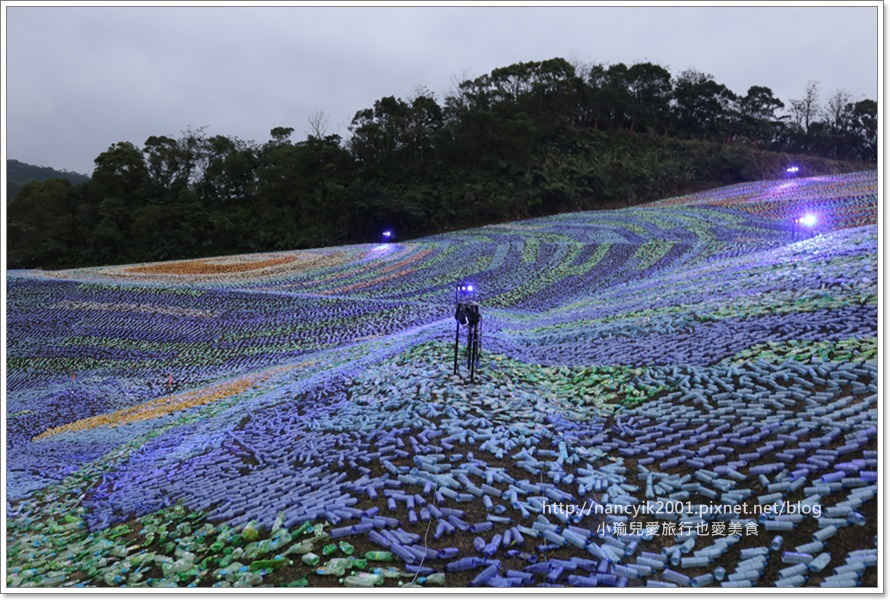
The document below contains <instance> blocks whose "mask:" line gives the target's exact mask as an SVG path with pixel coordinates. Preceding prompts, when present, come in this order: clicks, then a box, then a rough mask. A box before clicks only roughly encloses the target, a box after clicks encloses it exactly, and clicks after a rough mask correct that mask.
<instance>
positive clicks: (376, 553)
mask: <svg viewBox="0 0 890 600" xmlns="http://www.w3.org/2000/svg"><path fill="white" fill-rule="evenodd" d="M365 558H367V559H368V560H377V561H380V562H392V552H388V551H385V550H370V551H368V552H365Z"/></svg>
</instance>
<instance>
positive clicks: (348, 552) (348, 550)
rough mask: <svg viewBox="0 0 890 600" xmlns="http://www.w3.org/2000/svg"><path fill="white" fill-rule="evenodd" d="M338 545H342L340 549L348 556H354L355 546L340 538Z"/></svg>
mask: <svg viewBox="0 0 890 600" xmlns="http://www.w3.org/2000/svg"><path fill="white" fill-rule="evenodd" d="M338 545H339V546H340V550H342V551H343V553H344V554H346V555H347V556H352V553H353V552H355V547H354V546H353V545H352V544H350V543H349V542H347V541H346V540H340V543H339V544H338Z"/></svg>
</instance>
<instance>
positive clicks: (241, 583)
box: [233, 571, 263, 587]
mask: <svg viewBox="0 0 890 600" xmlns="http://www.w3.org/2000/svg"><path fill="white" fill-rule="evenodd" d="M262 582H263V577H262V576H261V575H260V574H259V573H256V572H253V571H247V572H245V573H239V574H238V577H236V578H235V584H234V586H233V587H253V586H255V585H259V584H261V583H262Z"/></svg>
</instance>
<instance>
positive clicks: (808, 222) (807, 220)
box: [797, 213, 819, 227]
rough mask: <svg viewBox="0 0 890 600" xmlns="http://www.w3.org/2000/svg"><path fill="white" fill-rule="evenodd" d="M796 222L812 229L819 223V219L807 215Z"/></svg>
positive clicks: (812, 215) (810, 214)
mask: <svg viewBox="0 0 890 600" xmlns="http://www.w3.org/2000/svg"><path fill="white" fill-rule="evenodd" d="M797 222H798V223H800V224H801V225H804V226H806V227H812V226H814V225H815V224H816V223H818V222H819V218H818V217H816V215H814V214H812V213H809V214H806V215H804V216H802V217H801V218H799V219H798V220H797Z"/></svg>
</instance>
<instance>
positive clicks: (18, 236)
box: [7, 58, 877, 268]
mask: <svg viewBox="0 0 890 600" xmlns="http://www.w3.org/2000/svg"><path fill="white" fill-rule="evenodd" d="M326 129H327V126H326V119H325V117H324V113H323V112H318V113H316V114H315V115H313V117H312V118H311V119H310V130H311V131H310V133H309V134H308V135H307V136H306V138H305V139H303V140H301V141H293V140H292V139H291V138H292V136H293V133H294V129H293V128H291V127H275V128H274V129H272V130H271V133H270V139H269V140H268V141H266V142H264V143H261V144H259V143H256V142H253V141H243V140H240V139H238V138H234V137H227V136H224V135H209V134H208V133H207V132H206V128H205V129H197V130H187V131H185V132H182V133H181V134H180V135H179V136H178V137H176V138H173V137H168V136H165V135H157V136H151V137H149V138H148V139H147V140H145V142H144V143H143V144H142V147H141V148H140V147H138V146H137V145H135V144H133V143H131V142H128V141H122V142H119V143H115V144H113V145H112V146H111V147H109V148H108V149H107V150H106V151H105V152H102V153H101V154H99V156H97V157H96V159H95V170H94V171H93V173H92V177H91V179H90V180H89V181H87V182H84V183H72V182H70V181H66V180H61V179H50V180H47V181H38V182H32V183H28V184H27V185H25V186H24V187H23V188H22V189H21V191H20V192H19V193H18V194H17V195H16V196H15V197H14V198H12V200H11V201H10V202H9V205H8V230H7V231H8V252H7V258H8V264H9V267H10V268H22V267H29V268H30V267H42V268H60V267H72V266H82V265H97V264H114V263H127V262H143V261H154V260H166V259H176V258H187V257H200V256H216V255H225V254H233V253H241V252H255V251H269V250H283V249H295V248H309V247H320V246H328V245H334V244H343V243H352V242H368V241H376V240H377V239H378V236H379V233H380V231H381V230H382V229H383V228H390V227H391V228H394V229H395V230H396V231H397V232H398V234H399V236H400V239H402V240H404V239H409V238H411V237H417V236H420V235H424V234H429V233H435V232H440V231H446V230H452V229H457V228H462V227H468V226H475V225H481V224H485V223H493V222H503V221H508V220H514V219H520V218H525V217H531V216H539V215H546V214H552V213H556V212H562V211H575V210H589V209H598V208H609V207H616V206H623V205H627V204H633V203H638V202H643V201H647V200H652V199H656V198H661V197H666V196H671V195H676V194H680V193H685V192H690V191H697V190H701V189H705V188H708V187H714V186H719V185H726V184H730V183H736V182H741V181H750V180H757V179H765V178H778V177H781V176H783V175H784V171H785V168H786V167H787V166H788V165H789V164H791V163H795V164H797V165H799V166H800V167H801V172H800V175H801V176H806V175H812V174H817V173H837V172H844V171H854V170H864V169H874V168H876V160H877V104H876V102H875V101H873V100H861V101H858V102H853V101H852V100H851V99H850V97H849V95H848V94H846V93H845V92H843V91H839V92H836V93H835V94H834V95H833V96H832V97H831V98H830V99H829V100H828V101H827V102H826V103H825V105H824V106H822V105H820V103H819V90H818V85H817V84H816V83H811V84H809V85H808V86H807V88H806V89H805V90H803V94H802V97H801V98H800V99H797V100H791V101H790V102H789V104H788V105H787V106H786V104H785V103H783V102H782V101H780V100H779V99H778V98H776V97H775V96H774V95H773V92H772V91H771V90H770V89H769V88H766V87H762V86H753V87H751V88H750V89H748V90H747V92H746V93H745V94H744V95H739V94H738V93H735V92H733V91H731V90H729V89H728V88H727V87H726V86H725V85H722V84H720V83H718V82H717V81H716V80H715V79H714V77H713V76H711V75H707V74H703V73H700V72H697V71H695V70H687V71H684V72H682V73H680V74H679V75H672V74H671V73H670V72H669V71H668V70H667V69H665V68H663V67H661V66H658V65H656V64H652V63H648V62H646V63H638V64H634V65H631V66H627V65H624V64H620V63H619V64H612V65H603V64H594V65H592V66H587V67H583V68H581V67H576V66H574V65H572V64H571V63H569V62H568V61H566V60H563V59H561V58H555V59H551V60H545V61H541V62H527V63H520V64H514V65H510V66H508V67H503V68H499V69H495V70H493V71H492V72H491V73H489V74H486V75H483V76H480V77H478V78H475V79H472V80H467V81H464V82H462V83H460V84H458V85H456V86H455V89H454V90H453V91H452V92H451V93H449V94H448V95H446V96H445V97H444V99H443V100H442V101H439V100H437V98H436V96H435V95H434V94H432V93H430V92H429V91H427V90H423V89H421V90H418V91H417V92H416V93H415V94H414V95H413V96H412V97H410V98H407V99H403V98H396V97H392V96H390V97H385V98H381V99H380V100H377V101H376V102H374V105H373V106H372V107H370V108H366V109H363V110H360V111H358V112H357V113H356V115H355V118H354V119H353V121H352V123H351V126H350V128H349V131H350V136H349V137H348V139H343V138H341V136H339V135H335V134H330V133H328V132H327V130H326Z"/></svg>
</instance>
